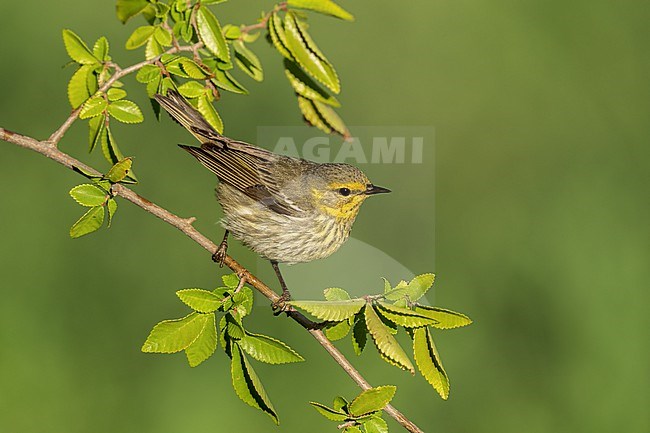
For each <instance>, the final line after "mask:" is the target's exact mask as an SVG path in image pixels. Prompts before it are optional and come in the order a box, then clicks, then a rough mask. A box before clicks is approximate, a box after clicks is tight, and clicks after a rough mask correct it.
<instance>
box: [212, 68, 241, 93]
mask: <svg viewBox="0 0 650 433" xmlns="http://www.w3.org/2000/svg"><path fill="white" fill-rule="evenodd" d="M210 81H212V84H214V85H215V86H217V87H218V88H220V89H224V90H227V91H229V92H233V93H239V94H242V95H248V90H246V88H245V87H244V86H242V85H241V84H239V82H238V81H237V80H235V78H234V77H233V76H232V75H231V74H230V72H228V71H222V70H221V69H215V70H214V78H212V79H211V80H210Z"/></svg>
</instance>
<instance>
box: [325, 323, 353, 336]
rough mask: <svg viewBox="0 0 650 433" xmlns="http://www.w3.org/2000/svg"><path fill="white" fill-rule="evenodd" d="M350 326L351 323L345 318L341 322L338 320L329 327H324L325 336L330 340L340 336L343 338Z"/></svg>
mask: <svg viewBox="0 0 650 433" xmlns="http://www.w3.org/2000/svg"><path fill="white" fill-rule="evenodd" d="M350 328H352V325H350V322H349V321H347V320H344V321H342V322H338V323H337V324H336V325H334V326H331V327H329V328H325V335H326V336H327V338H329V339H330V340H331V341H337V340H340V339H342V338H345V336H346V335H348V333H349V332H350Z"/></svg>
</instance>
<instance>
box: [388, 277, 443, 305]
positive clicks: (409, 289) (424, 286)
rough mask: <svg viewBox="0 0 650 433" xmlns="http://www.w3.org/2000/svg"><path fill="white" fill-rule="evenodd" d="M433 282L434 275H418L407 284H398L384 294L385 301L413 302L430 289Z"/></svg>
mask: <svg viewBox="0 0 650 433" xmlns="http://www.w3.org/2000/svg"><path fill="white" fill-rule="evenodd" d="M434 280H435V275H434V274H422V275H418V276H416V277H415V278H413V279H412V280H411V281H410V282H409V283H408V284H398V285H397V287H395V288H394V289H392V290H388V291H387V292H386V293H385V295H386V299H388V300H389V301H397V300H399V299H401V298H405V299H406V300H407V301H409V302H415V301H417V300H418V299H420V298H421V297H422V296H424V294H425V293H426V292H427V291H428V290H429V288H431V286H432V285H433V282H434Z"/></svg>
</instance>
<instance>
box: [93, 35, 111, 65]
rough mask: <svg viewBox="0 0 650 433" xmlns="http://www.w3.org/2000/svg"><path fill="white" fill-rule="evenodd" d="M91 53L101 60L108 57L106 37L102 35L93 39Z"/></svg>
mask: <svg viewBox="0 0 650 433" xmlns="http://www.w3.org/2000/svg"><path fill="white" fill-rule="evenodd" d="M93 55H94V56H95V57H96V58H97V59H99V60H100V61H102V62H105V61H107V60H108V59H109V57H108V39H106V37H104V36H102V37H100V38H99V39H97V40H96V41H95V45H94V46H93Z"/></svg>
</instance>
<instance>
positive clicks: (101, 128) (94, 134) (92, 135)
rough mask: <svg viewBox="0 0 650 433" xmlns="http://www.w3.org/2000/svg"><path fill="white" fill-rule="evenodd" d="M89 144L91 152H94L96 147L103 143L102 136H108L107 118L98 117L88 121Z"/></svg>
mask: <svg viewBox="0 0 650 433" xmlns="http://www.w3.org/2000/svg"><path fill="white" fill-rule="evenodd" d="M88 128H89V134H88V143H89V145H90V149H89V150H88V151H89V152H92V151H93V149H94V148H95V146H97V144H98V143H100V142H101V140H102V136H103V135H105V134H106V117H104V116H97V117H93V118H92V119H90V120H89V121H88Z"/></svg>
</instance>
